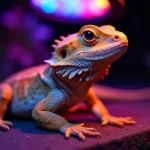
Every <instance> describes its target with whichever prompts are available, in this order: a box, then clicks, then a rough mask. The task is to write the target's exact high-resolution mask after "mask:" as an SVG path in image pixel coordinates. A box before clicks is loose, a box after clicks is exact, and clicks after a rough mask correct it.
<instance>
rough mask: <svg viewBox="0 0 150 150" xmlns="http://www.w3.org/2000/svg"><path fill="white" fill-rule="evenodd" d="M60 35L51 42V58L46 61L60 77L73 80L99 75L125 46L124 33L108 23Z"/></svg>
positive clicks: (121, 53)
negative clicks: (53, 42) (52, 52)
mask: <svg viewBox="0 0 150 150" xmlns="http://www.w3.org/2000/svg"><path fill="white" fill-rule="evenodd" d="M60 38H61V40H55V42H56V43H57V45H52V46H53V47H54V48H55V52H54V54H53V57H52V58H51V59H50V60H47V61H46V62H48V63H49V64H50V65H51V67H52V69H53V70H54V72H55V73H56V75H58V76H59V77H60V78H62V79H63V80H75V81H76V82H77V81H80V82H87V81H91V80H95V79H96V80H98V79H100V78H102V77H103V76H104V75H105V74H107V72H108V67H109V65H110V64H111V63H113V62H114V61H116V60H117V59H118V58H120V57H121V56H122V55H123V54H124V53H125V52H126V50H127V46H128V40H127V37H126V35H125V34H124V33H122V32H119V31H117V30H116V29H115V28H114V27H113V26H111V25H105V26H101V27H98V26H95V25H85V26H83V27H82V28H81V29H80V31H79V32H78V33H75V34H71V35H68V36H67V37H63V36H61V37H60Z"/></svg>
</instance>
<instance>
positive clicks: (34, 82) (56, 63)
mask: <svg viewBox="0 0 150 150" xmlns="http://www.w3.org/2000/svg"><path fill="white" fill-rule="evenodd" d="M60 38H61V41H59V40H55V42H56V43H57V45H52V46H53V47H54V48H55V53H54V54H53V57H52V58H51V59H50V60H47V61H46V62H47V63H48V64H49V65H43V66H38V67H34V68H30V69H27V70H25V71H22V72H19V73H17V74H15V75H13V76H12V77H10V78H8V79H7V80H5V81H4V82H3V83H2V84H1V85H0V92H1V94H0V127H1V129H3V130H6V131H8V130H9V126H11V125H12V123H11V122H8V121H4V120H3V116H4V114H5V112H6V110H7V106H8V104H9V102H10V101H11V112H12V113H13V114H14V115H15V116H19V117H29V116H31V114H32V117H33V118H34V119H35V120H36V121H37V122H38V123H39V124H40V125H41V126H42V127H43V128H45V129H48V130H53V131H59V132H62V133H63V134H65V136H66V138H69V137H70V136H71V135H76V136H78V137H79V138H80V139H82V140H85V138H86V137H85V136H86V135H87V136H96V137H100V136H101V134H100V133H99V132H97V131H96V130H95V129H94V128H87V127H83V124H79V125H77V124H72V123H69V122H68V121H67V120H65V119H64V118H63V117H61V112H64V111H68V112H69V110H71V108H72V107H73V106H75V105H76V104H78V103H79V102H81V101H83V102H85V103H87V104H88V105H89V107H90V108H91V111H92V112H93V113H94V114H95V115H96V116H97V118H98V119H99V120H101V121H102V125H107V124H111V125H115V126H119V127H123V126H124V125H125V124H135V121H133V119H132V118H131V117H119V118H118V117H114V116H111V115H110V113H109V112H108V110H107V109H106V108H105V106H104V104H103V103H102V101H101V100H100V99H98V98H97V96H96V95H95V93H94V92H93V89H92V88H91V86H92V85H93V83H95V81H97V80H99V79H103V78H104V75H107V74H108V68H109V67H110V64H111V63H113V62H114V61H116V60H117V59H119V58H120V57H121V56H122V55H123V54H124V53H125V52H126V50H127V46H128V40H127V37H126V35H125V34H124V33H122V32H119V31H117V30H115V28H114V27H112V26H110V25H106V26H101V27H97V26H94V25H86V26H83V27H82V28H81V29H80V31H79V32H78V33H75V34H72V35H69V36H68V37H63V36H61V37H60ZM108 94H109V93H108Z"/></svg>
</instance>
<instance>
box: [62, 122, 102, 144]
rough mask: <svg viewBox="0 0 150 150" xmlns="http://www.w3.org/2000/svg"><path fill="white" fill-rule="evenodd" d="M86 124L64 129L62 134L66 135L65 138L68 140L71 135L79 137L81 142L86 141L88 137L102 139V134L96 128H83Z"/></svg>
mask: <svg viewBox="0 0 150 150" xmlns="http://www.w3.org/2000/svg"><path fill="white" fill-rule="evenodd" d="M83 125H84V124H79V125H73V124H72V125H70V126H68V127H62V128H61V129H60V132H62V133H64V134H65V137H66V138H67V139H68V138H70V136H71V135H75V136H78V137H79V138H80V139H81V140H83V141H84V140H85V139H86V137H85V135H86V136H96V137H101V134H100V133H99V132H97V131H96V129H94V128H88V127H83Z"/></svg>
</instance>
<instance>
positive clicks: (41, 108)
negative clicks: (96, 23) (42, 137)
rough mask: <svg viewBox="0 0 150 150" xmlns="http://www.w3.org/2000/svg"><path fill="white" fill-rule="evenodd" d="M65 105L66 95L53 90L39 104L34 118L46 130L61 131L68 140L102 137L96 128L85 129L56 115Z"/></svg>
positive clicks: (35, 109) (34, 112) (81, 125)
mask: <svg viewBox="0 0 150 150" xmlns="http://www.w3.org/2000/svg"><path fill="white" fill-rule="evenodd" d="M64 105H65V96H64V93H63V92H62V91H60V90H53V91H52V92H51V93H50V94H49V95H48V96H47V97H46V98H45V99H43V100H42V101H41V102H39V103H38V104H37V105H36V107H35V108H34V110H33V112H32V117H33V118H34V119H35V120H36V121H37V122H38V123H39V124H40V125H41V126H42V127H43V128H45V129H48V130H52V131H59V132H61V133H63V134H65V137H66V138H69V137H70V135H76V136H78V137H79V138H80V139H81V140H85V135H88V136H100V133H99V132H97V131H96V130H95V129H94V128H87V127H83V125H84V124H79V125H78V124H71V123H69V122H68V121H67V120H65V119H64V118H63V117H61V116H59V115H58V114H56V113H54V112H56V111H57V110H58V109H59V108H62V107H63V106H64Z"/></svg>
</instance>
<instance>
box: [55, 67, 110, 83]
mask: <svg viewBox="0 0 150 150" xmlns="http://www.w3.org/2000/svg"><path fill="white" fill-rule="evenodd" d="M109 67H110V65H108V66H107V67H106V68H104V69H103V70H101V71H99V72H93V70H92V67H82V68H80V67H76V66H64V67H62V66H61V67H57V68H56V69H54V70H55V72H56V74H57V75H59V76H61V78H62V79H63V78H67V79H68V80H71V79H73V78H76V79H77V81H79V82H91V81H93V82H95V81H99V80H103V79H104V77H105V76H106V75H108V71H109Z"/></svg>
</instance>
